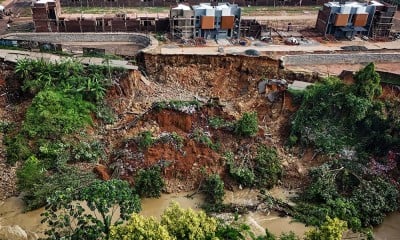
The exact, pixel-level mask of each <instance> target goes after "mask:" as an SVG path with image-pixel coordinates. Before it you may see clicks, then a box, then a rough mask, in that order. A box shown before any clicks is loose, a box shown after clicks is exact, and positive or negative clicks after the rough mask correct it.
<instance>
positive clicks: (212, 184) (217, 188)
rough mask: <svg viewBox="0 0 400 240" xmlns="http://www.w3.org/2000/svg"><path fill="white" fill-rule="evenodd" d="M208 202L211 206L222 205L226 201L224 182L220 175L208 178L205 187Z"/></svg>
mask: <svg viewBox="0 0 400 240" xmlns="http://www.w3.org/2000/svg"><path fill="white" fill-rule="evenodd" d="M203 191H204V194H205V195H206V202H207V203H209V204H216V205H218V204H222V202H223V201H224V195H225V190H224V182H223V181H222V179H221V177H220V176H219V175H218V174H212V175H210V176H208V177H207V179H206V180H205V182H204V186H203Z"/></svg>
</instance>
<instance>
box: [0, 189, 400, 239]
mask: <svg viewBox="0 0 400 240" xmlns="http://www.w3.org/2000/svg"><path fill="white" fill-rule="evenodd" d="M187 194H188V193H186V192H182V193H174V194H163V195H162V196H161V197H160V198H158V199H142V209H143V210H142V212H141V214H143V215H145V216H154V217H156V218H159V217H160V215H161V214H162V212H163V211H164V210H165V209H166V208H167V207H168V205H169V204H170V202H173V201H175V202H177V203H179V205H180V206H181V207H184V208H193V209H197V210H198V209H199V206H200V204H201V203H202V202H203V196H202V195H199V194H196V195H195V196H194V197H193V198H190V199H189V198H187V197H186V195H187ZM271 194H272V195H273V196H275V197H281V198H283V199H285V198H286V197H287V196H289V195H290V193H289V192H285V191H282V190H280V189H273V190H272V192H271ZM256 196H257V192H256V191H252V190H240V191H236V192H230V191H227V192H226V198H225V202H232V203H248V204H249V203H252V201H255V199H256V198H255V197H256ZM23 207H24V204H23V202H22V200H21V199H19V198H17V197H12V198H8V199H6V200H5V201H2V202H0V225H3V226H5V225H19V226H20V227H22V228H23V229H25V230H29V231H32V232H36V233H38V235H39V236H40V237H43V231H44V226H43V225H41V224H40V220H41V217H40V213H42V212H43V211H44V209H43V208H41V209H38V210H35V211H31V212H27V213H23ZM240 218H241V219H242V220H243V221H244V222H246V223H247V224H248V225H249V226H250V227H251V229H252V230H253V231H254V232H255V233H256V234H257V235H258V234H263V233H264V229H265V228H268V230H269V231H270V232H272V233H274V234H276V235H279V234H281V233H282V232H288V231H293V232H295V233H296V234H297V235H303V234H304V233H305V232H306V231H307V230H308V228H307V227H306V226H305V225H304V224H301V223H298V222H293V219H292V218H290V217H279V216H278V214H276V213H273V212H271V213H264V212H250V213H249V214H246V215H244V216H241V217H240ZM399 223H400V213H398V212H396V213H392V214H390V215H389V216H387V217H386V218H385V221H384V223H383V224H381V225H380V226H378V227H376V228H375V229H374V234H375V237H376V239H377V240H399V239H400V225H399Z"/></svg>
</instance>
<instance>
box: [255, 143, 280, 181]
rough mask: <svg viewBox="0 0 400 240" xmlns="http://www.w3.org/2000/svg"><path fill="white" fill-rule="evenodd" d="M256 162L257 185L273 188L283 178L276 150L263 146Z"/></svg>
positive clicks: (259, 148) (260, 147) (258, 150)
mask: <svg viewBox="0 0 400 240" xmlns="http://www.w3.org/2000/svg"><path fill="white" fill-rule="evenodd" d="M254 161H255V167H254V172H255V175H256V179H257V180H256V182H257V185H258V186H259V187H267V188H272V187H273V186H274V185H275V184H276V183H277V182H278V180H279V179H280V178H281V176H282V166H281V162H280V160H279V157H278V154H277V153H276V150H275V149H274V148H267V147H265V146H264V145H261V146H259V147H258V149H257V155H256V157H255V159H254Z"/></svg>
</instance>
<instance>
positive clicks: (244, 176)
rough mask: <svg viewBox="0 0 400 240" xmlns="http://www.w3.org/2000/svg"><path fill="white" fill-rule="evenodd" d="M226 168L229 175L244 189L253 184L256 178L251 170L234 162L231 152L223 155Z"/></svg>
mask: <svg viewBox="0 0 400 240" xmlns="http://www.w3.org/2000/svg"><path fill="white" fill-rule="evenodd" d="M224 158H225V161H226V166H227V167H228V172H229V175H230V176H231V177H232V178H233V179H234V180H235V181H236V182H237V183H238V184H241V185H243V186H245V187H251V186H253V185H254V183H255V179H256V176H255V174H254V172H253V169H252V168H250V167H249V166H247V165H246V164H244V162H246V161H243V163H241V164H239V163H237V162H236V161H235V159H234V155H233V153H232V152H226V153H225V154H224Z"/></svg>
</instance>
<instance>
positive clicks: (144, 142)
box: [137, 131, 155, 150]
mask: <svg viewBox="0 0 400 240" xmlns="http://www.w3.org/2000/svg"><path fill="white" fill-rule="evenodd" d="M154 142H155V141H154V139H153V136H152V134H151V132H150V131H145V132H142V133H140V134H139V136H138V138H137V143H138V146H139V149H140V150H145V149H147V148H149V147H151V146H152V145H153V144H154Z"/></svg>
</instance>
